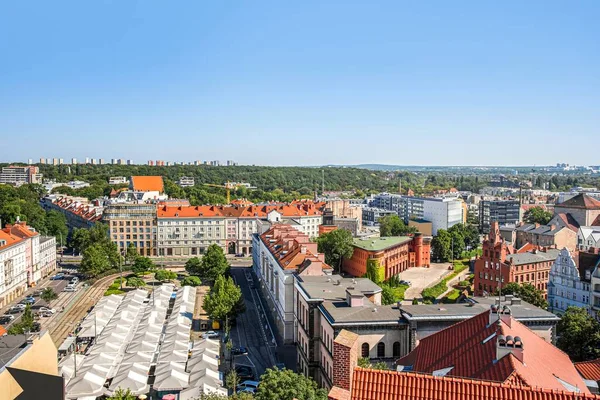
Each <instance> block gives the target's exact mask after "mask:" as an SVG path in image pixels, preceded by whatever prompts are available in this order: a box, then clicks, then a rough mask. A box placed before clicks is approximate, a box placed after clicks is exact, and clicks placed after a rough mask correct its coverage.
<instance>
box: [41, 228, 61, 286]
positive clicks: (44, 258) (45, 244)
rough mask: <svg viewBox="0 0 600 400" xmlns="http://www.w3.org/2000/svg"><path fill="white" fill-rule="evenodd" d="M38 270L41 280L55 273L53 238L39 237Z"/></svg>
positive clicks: (54, 239) (54, 242) (54, 244)
mask: <svg viewBox="0 0 600 400" xmlns="http://www.w3.org/2000/svg"><path fill="white" fill-rule="evenodd" d="M63 240H66V238H63ZM39 270H40V271H41V277H42V278H45V277H47V276H48V275H50V274H51V273H52V272H54V271H56V238H55V237H54V236H42V237H40V262H39Z"/></svg>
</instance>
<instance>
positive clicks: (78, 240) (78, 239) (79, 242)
mask: <svg viewBox="0 0 600 400" xmlns="http://www.w3.org/2000/svg"><path fill="white" fill-rule="evenodd" d="M90 244H91V239H90V231H89V230H87V229H83V228H75V229H73V233H72V234H71V247H72V248H73V249H74V250H75V251H77V252H78V253H80V254H81V253H83V252H84V251H85V249H87V248H88V247H89V245H90Z"/></svg>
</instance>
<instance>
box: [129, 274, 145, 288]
mask: <svg viewBox="0 0 600 400" xmlns="http://www.w3.org/2000/svg"><path fill="white" fill-rule="evenodd" d="M127 286H131V287H134V288H139V287H144V286H146V282H145V281H144V280H143V279H142V278H138V277H137V276H132V277H131V278H127Z"/></svg>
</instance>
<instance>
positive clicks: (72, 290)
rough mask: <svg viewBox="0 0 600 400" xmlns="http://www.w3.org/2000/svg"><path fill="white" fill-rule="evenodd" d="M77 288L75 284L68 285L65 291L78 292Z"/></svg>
mask: <svg viewBox="0 0 600 400" xmlns="http://www.w3.org/2000/svg"><path fill="white" fill-rule="evenodd" d="M76 291H77V288H76V287H75V286H71V285H68V286H67V287H65V288H64V289H63V292H76Z"/></svg>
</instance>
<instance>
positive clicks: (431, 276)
mask: <svg viewBox="0 0 600 400" xmlns="http://www.w3.org/2000/svg"><path fill="white" fill-rule="evenodd" d="M449 265H450V263H431V267H429V268H422V267H416V268H409V269H407V270H406V271H404V272H402V274H400V279H402V280H405V281H409V282H410V283H411V286H410V287H409V288H408V289H406V292H404V299H405V300H404V304H411V303H412V299H414V298H417V299H420V298H421V292H422V291H423V289H426V288H428V287H430V286H433V285H435V284H436V283H438V282H439V281H440V280H441V279H442V278H443V277H444V276H445V275H447V274H449V273H451V272H452V271H450V270H449V269H448V266H449Z"/></svg>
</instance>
